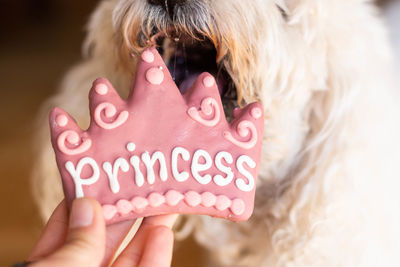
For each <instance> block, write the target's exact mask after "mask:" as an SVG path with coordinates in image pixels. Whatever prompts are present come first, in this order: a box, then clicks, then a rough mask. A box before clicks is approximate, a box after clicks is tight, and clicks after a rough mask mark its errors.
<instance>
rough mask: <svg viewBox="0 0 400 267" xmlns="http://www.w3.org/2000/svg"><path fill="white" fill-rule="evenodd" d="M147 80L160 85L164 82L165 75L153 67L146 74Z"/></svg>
mask: <svg viewBox="0 0 400 267" xmlns="http://www.w3.org/2000/svg"><path fill="white" fill-rule="evenodd" d="M146 80H147V81H148V82H149V83H151V84H154V85H159V84H161V83H162V82H163V80H164V73H163V72H162V70H161V69H159V68H156V67H153V68H150V69H149V70H148V71H147V72H146Z"/></svg>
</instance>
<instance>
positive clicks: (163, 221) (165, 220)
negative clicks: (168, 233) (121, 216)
mask: <svg viewBox="0 0 400 267" xmlns="http://www.w3.org/2000/svg"><path fill="white" fill-rule="evenodd" d="M178 216H179V215H178V214H166V215H157V216H151V217H146V218H145V219H144V220H143V224H144V225H152V226H165V227H167V228H170V229H171V228H172V227H173V226H174V224H175V222H176V220H177V219H178Z"/></svg>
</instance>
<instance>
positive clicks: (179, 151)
mask: <svg viewBox="0 0 400 267" xmlns="http://www.w3.org/2000/svg"><path fill="white" fill-rule="evenodd" d="M179 155H181V156H182V159H183V160H184V161H189V159H190V153H189V151H187V150H186V149H184V148H183V147H175V148H174V150H172V158H171V168H172V175H173V176H174V178H175V180H177V181H178V182H184V181H186V180H187V179H188V178H189V173H188V172H179V170H178V156H179Z"/></svg>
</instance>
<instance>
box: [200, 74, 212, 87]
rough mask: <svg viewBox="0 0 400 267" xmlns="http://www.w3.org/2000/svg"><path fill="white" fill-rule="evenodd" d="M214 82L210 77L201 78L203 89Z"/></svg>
mask: <svg viewBox="0 0 400 267" xmlns="http://www.w3.org/2000/svg"><path fill="white" fill-rule="evenodd" d="M214 82H215V80H214V77H212V76H206V77H204V78H203V84H204V86H205V87H211V86H213V85H214Z"/></svg>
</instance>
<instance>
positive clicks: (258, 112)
mask: <svg viewBox="0 0 400 267" xmlns="http://www.w3.org/2000/svg"><path fill="white" fill-rule="evenodd" d="M261 115H262V112H261V109H260V108H253V109H252V110H251V116H252V117H253V118H254V119H259V118H261Z"/></svg>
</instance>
